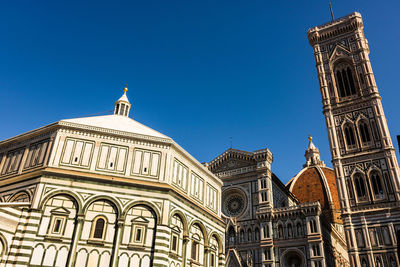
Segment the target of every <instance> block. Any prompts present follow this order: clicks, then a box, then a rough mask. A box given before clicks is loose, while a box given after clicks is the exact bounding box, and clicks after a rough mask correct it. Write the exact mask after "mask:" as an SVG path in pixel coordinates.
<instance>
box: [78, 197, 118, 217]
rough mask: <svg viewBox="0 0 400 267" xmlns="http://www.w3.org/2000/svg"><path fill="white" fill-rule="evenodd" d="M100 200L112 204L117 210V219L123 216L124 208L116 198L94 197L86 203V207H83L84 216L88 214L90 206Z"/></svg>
mask: <svg viewBox="0 0 400 267" xmlns="http://www.w3.org/2000/svg"><path fill="white" fill-rule="evenodd" d="M99 200H104V201H107V202H109V203H110V204H111V206H113V207H114V208H115V212H116V213H117V218H119V217H120V216H121V214H122V207H121V205H120V204H119V202H118V201H117V200H116V199H115V198H113V197H110V196H94V197H91V198H90V199H89V200H88V201H87V202H86V203H85V205H84V206H83V208H82V212H83V213H84V214H86V211H87V209H88V208H89V206H90V205H91V204H93V203H94V202H96V201H99Z"/></svg>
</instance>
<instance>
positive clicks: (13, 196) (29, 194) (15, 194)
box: [8, 190, 32, 202]
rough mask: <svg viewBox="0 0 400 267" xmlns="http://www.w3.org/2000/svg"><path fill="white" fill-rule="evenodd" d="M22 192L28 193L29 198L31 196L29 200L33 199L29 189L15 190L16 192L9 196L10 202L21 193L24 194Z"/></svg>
mask: <svg viewBox="0 0 400 267" xmlns="http://www.w3.org/2000/svg"><path fill="white" fill-rule="evenodd" d="M22 194H26V195H27V196H28V198H29V201H32V194H31V193H30V192H29V191H27V190H21V191H17V192H15V193H14V194H13V195H12V196H11V197H10V198H9V200H8V202H11V201H14V200H15V198H16V197H18V196H19V195H22Z"/></svg>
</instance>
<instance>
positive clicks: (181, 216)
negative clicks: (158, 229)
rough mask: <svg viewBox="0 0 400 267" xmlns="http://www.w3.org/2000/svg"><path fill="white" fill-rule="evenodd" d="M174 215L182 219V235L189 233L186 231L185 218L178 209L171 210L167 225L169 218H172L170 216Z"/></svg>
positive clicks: (169, 221) (169, 222)
mask: <svg viewBox="0 0 400 267" xmlns="http://www.w3.org/2000/svg"><path fill="white" fill-rule="evenodd" d="M174 215H176V216H178V217H179V218H180V219H181V220H182V223H183V235H184V236H185V235H188V234H189V232H188V224H187V220H186V217H185V214H183V212H182V211H180V210H174V211H172V212H171V215H170V216H169V218H168V224H169V225H170V224H171V220H172V217H173V216H174Z"/></svg>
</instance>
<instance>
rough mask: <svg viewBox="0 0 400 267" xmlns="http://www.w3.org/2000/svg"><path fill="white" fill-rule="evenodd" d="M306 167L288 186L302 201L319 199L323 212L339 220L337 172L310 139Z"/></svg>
mask: <svg viewBox="0 0 400 267" xmlns="http://www.w3.org/2000/svg"><path fill="white" fill-rule="evenodd" d="M309 141H310V143H309V146H308V148H307V150H306V154H305V156H306V164H304V168H303V169H302V170H301V171H300V172H299V173H298V174H297V175H296V176H294V177H293V178H292V179H291V180H290V181H289V182H288V183H287V185H286V186H287V188H288V189H289V190H290V192H291V193H292V194H294V195H295V196H296V197H297V199H298V200H299V201H300V202H301V203H305V202H315V201H319V203H320V204H321V208H322V211H323V213H325V214H331V215H333V219H334V221H338V220H339V211H340V202H339V196H338V191H337V185H336V179H335V173H334V171H333V169H331V168H328V167H326V166H325V164H324V163H323V162H322V161H321V160H320V158H319V151H318V148H316V147H315V145H314V144H313V142H312V138H310V139H309Z"/></svg>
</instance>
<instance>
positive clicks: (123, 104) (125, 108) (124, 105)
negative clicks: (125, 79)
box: [114, 85, 131, 117]
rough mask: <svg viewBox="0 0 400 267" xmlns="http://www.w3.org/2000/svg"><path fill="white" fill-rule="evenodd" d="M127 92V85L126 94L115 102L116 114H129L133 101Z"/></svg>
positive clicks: (126, 115)
mask: <svg viewBox="0 0 400 267" xmlns="http://www.w3.org/2000/svg"><path fill="white" fill-rule="evenodd" d="M126 92H128V87H127V85H125V87H124V94H123V95H122V96H121V97H120V98H119V99H118V100H117V101H116V102H115V108H114V115H121V116H125V117H128V116H129V111H130V109H131V103H130V102H129V100H128V97H127V96H126Z"/></svg>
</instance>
